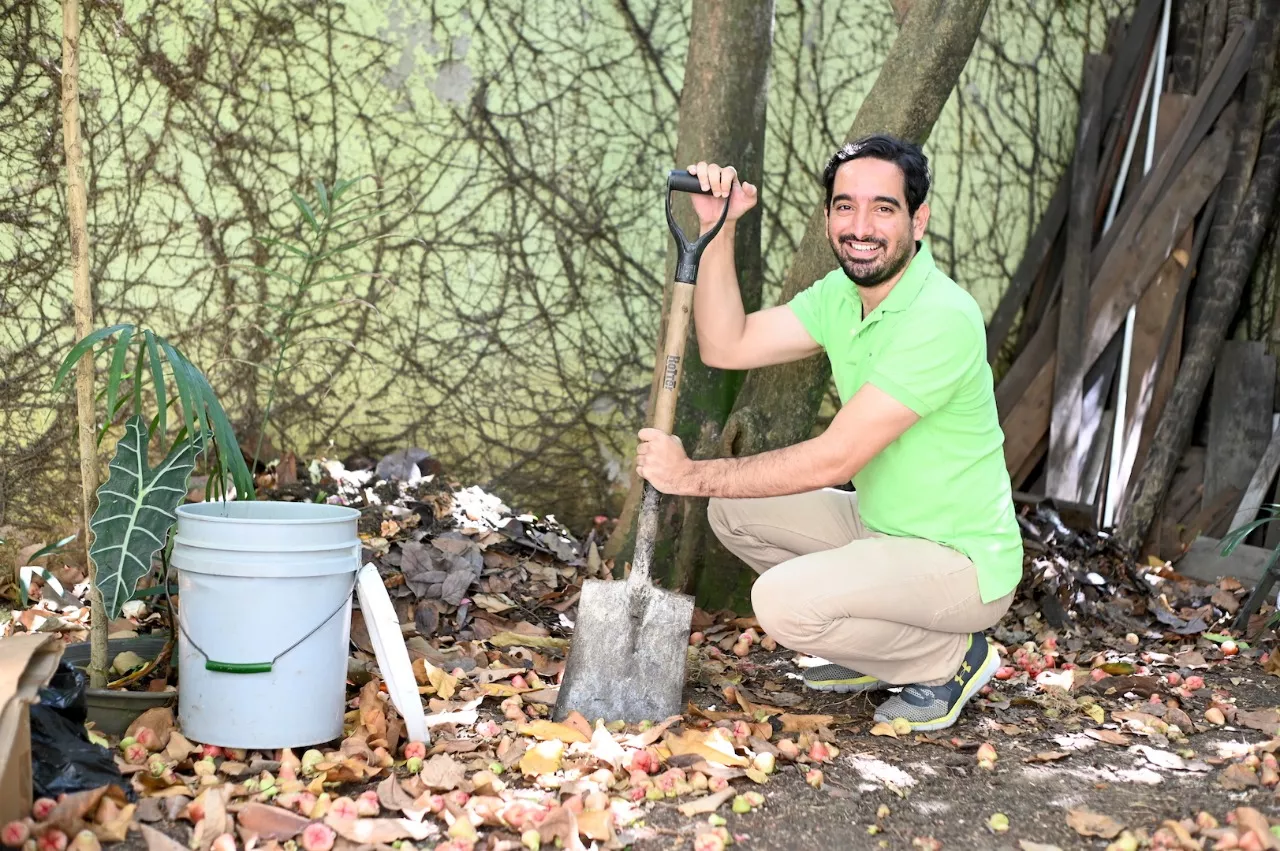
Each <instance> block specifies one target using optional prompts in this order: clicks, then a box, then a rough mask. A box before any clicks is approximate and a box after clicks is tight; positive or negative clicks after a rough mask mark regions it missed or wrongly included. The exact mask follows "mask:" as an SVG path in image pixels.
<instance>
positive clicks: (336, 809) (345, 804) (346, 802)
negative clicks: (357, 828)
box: [329, 793, 376, 821]
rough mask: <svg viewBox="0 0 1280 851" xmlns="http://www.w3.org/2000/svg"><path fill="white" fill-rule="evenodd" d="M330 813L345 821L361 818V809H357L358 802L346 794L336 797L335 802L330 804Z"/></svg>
mask: <svg viewBox="0 0 1280 851" xmlns="http://www.w3.org/2000/svg"><path fill="white" fill-rule="evenodd" d="M375 794H376V793H375ZM329 814H330V815H332V816H333V817H334V818H336V819H341V820H343V821H354V820H355V819H358V818H360V811H359V810H358V809H356V802H355V801H353V800H351V799H350V798H348V797H347V796H346V795H343V796H342V797H340V798H335V799H334V801H333V803H332V804H330V805H329Z"/></svg>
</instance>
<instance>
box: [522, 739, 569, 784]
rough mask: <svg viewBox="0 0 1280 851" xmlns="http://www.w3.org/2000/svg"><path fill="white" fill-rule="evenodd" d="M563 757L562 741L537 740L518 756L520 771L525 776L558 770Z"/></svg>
mask: <svg viewBox="0 0 1280 851" xmlns="http://www.w3.org/2000/svg"><path fill="white" fill-rule="evenodd" d="M563 759H564V742H562V741H560V740H559V739H548V740H547V741H545V742H538V743H537V744H536V745H534V746H533V747H532V748H530V749H529V750H528V751H526V752H525V755H524V756H522V757H521V758H520V772H521V773H522V774H524V775H525V776H531V775H539V774H551V773H553V772H556V771H559V770H560V762H561V760H563Z"/></svg>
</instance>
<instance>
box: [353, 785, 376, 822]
mask: <svg viewBox="0 0 1280 851" xmlns="http://www.w3.org/2000/svg"><path fill="white" fill-rule="evenodd" d="M356 812H357V813H359V814H360V815H362V816H376V815H377V814H378V812H379V808H378V793H377V792H375V791H374V790H372V789H366V790H365V791H363V792H361V793H360V797H358V798H356Z"/></svg>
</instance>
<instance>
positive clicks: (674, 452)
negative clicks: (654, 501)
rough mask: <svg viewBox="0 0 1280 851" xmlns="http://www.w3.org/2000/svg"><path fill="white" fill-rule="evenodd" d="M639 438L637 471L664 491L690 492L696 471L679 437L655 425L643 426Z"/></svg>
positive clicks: (686, 494) (668, 492) (666, 492)
mask: <svg viewBox="0 0 1280 851" xmlns="http://www.w3.org/2000/svg"><path fill="white" fill-rule="evenodd" d="M639 437H640V445H639V446H638V447H637V448H636V473H637V474H638V475H639V476H640V477H641V478H642V479H645V480H646V481H648V482H649V484H651V485H653V486H654V487H655V488H656V489H657V490H659V491H661V492H662V493H665V494H670V495H674V496H682V495H683V496H688V495H690V494H689V492H688V491H687V488H688V487H689V484H690V479H691V477H692V473H693V462H692V461H690V460H689V456H687V455H685V452H684V444H682V443H681V442H680V438H678V437H676V436H675V435H673V434H667V433H666V432H664V431H661V430H659V429H656V428H642V429H640V434H639Z"/></svg>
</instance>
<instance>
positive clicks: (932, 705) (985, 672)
mask: <svg viewBox="0 0 1280 851" xmlns="http://www.w3.org/2000/svg"><path fill="white" fill-rule="evenodd" d="M999 667H1000V654H999V653H997V652H996V649H995V648H994V647H992V646H991V645H990V644H988V643H987V639H986V637H985V636H984V635H983V634H982V633H980V632H975V633H973V634H972V635H970V636H969V647H968V650H967V651H966V652H965V654H964V659H962V660H961V662H960V667H959V669H957V671H956V673H955V676H953V677H952V678H951V679H949V680H947V681H946V682H945V683H943V684H942V685H940V686H922V685H913V686H907V687H906V688H904V689H903V690H902V691H901V692H900V693H899V694H896V695H894V696H893V697H891V698H889V699H888V700H886V701H885V702H884V703H882V704H880V707H879V708H878V709H876V714H875V719H876V720H877V721H884V722H886V723H890V724H891V723H893V721H894V719H896V718H905V719H906V721H907V723H909V724H910V725H911V729H912V730H941V729H943V728H945V727H950V726H951V725H952V724H954V723H956V719H957V718H958V717H960V710H962V709H964V705H965V704H966V703H968V702H969V700H970V699H971V698H972V697H973V696H974V695H975V694H977V693H978V690H979V689H981V688H982V687H983V686H984V685H986V684H987V683H989V682H990V681H991V678H992V677H993V676H995V673H996V669H997V668H999Z"/></svg>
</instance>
